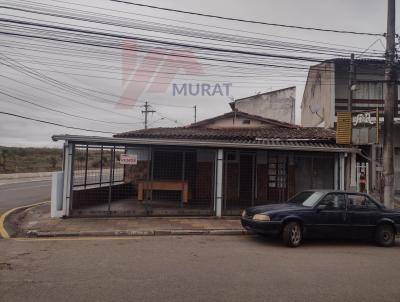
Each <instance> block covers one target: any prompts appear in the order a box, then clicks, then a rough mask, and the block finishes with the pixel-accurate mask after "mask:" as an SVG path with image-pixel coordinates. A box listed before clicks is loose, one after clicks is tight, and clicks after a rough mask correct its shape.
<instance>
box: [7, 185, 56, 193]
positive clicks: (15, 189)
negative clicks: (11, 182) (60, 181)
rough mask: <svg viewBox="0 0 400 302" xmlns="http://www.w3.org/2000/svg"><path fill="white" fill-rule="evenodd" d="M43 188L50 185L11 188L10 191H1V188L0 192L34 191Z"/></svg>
mask: <svg viewBox="0 0 400 302" xmlns="http://www.w3.org/2000/svg"><path fill="white" fill-rule="evenodd" d="M43 187H50V185H40V186H32V187H22V188H11V189H2V188H0V192H7V191H19V190H25V189H36V188H43Z"/></svg>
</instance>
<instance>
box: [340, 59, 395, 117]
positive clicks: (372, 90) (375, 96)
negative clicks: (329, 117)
mask: <svg viewBox="0 0 400 302" xmlns="http://www.w3.org/2000/svg"><path fill="white" fill-rule="evenodd" d="M349 68H350V67H349V62H347V61H344V62H340V61H339V62H338V63H336V64H335V83H336V85H335V111H336V112H338V111H347V110H348V108H347V103H348V95H349V89H348V87H349ZM399 71H400V70H399ZM384 79H385V70H384V65H383V64H376V63H375V64H374V63H369V64H368V63H365V62H364V63H363V62H357V61H356V63H355V79H354V82H355V83H356V90H354V91H353V98H352V99H353V102H352V104H353V106H352V110H353V111H367V110H374V109H376V108H377V107H378V108H379V109H380V113H381V115H383V107H384V106H383V104H384V101H383V82H380V81H383V80H384ZM398 89H399V92H400V86H399V88H398ZM399 96H400V94H399ZM399 99H400V98H399ZM398 108H399V107H398Z"/></svg>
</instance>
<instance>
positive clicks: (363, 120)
mask: <svg viewBox="0 0 400 302" xmlns="http://www.w3.org/2000/svg"><path fill="white" fill-rule="evenodd" d="M359 124H369V125H373V124H375V123H374V122H373V121H372V120H371V113H369V112H365V113H359V114H357V115H356V116H355V117H354V118H353V125H354V126H357V125H359Z"/></svg>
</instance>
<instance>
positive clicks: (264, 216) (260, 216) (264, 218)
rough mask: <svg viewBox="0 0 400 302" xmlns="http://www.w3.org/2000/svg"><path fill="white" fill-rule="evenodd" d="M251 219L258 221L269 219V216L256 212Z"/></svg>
mask: <svg viewBox="0 0 400 302" xmlns="http://www.w3.org/2000/svg"><path fill="white" fill-rule="evenodd" d="M253 220H258V221H271V217H269V216H268V215H265V214H256V215H254V216H253Z"/></svg>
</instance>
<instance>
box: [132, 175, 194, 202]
mask: <svg viewBox="0 0 400 302" xmlns="http://www.w3.org/2000/svg"><path fill="white" fill-rule="evenodd" d="M137 183H138V200H139V201H142V200H143V195H144V191H145V190H160V191H181V192H182V200H183V202H184V203H187V202H188V199H189V188H188V183H187V182H186V181H182V180H139V181H138V182H137Z"/></svg>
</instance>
